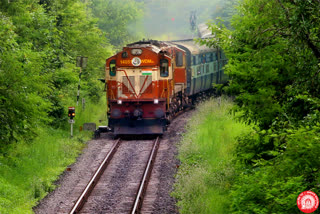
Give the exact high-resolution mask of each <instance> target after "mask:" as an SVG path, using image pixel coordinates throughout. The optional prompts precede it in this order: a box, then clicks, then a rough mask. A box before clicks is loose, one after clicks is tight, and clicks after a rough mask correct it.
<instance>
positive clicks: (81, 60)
mask: <svg viewBox="0 0 320 214" xmlns="http://www.w3.org/2000/svg"><path fill="white" fill-rule="evenodd" d="M87 61H88V57H83V56H78V57H77V67H80V73H79V83H78V93H77V106H78V105H79V98H80V82H81V75H82V68H86V67H87Z"/></svg>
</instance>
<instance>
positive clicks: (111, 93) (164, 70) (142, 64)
mask: <svg viewBox="0 0 320 214" xmlns="http://www.w3.org/2000/svg"><path fill="white" fill-rule="evenodd" d="M226 63H227V59H226V57H225V55H224V53H223V51H222V50H221V49H218V48H208V47H206V46H200V45H198V44H196V43H195V42H194V40H192V39H190V40H180V41H172V42H165V41H155V40H148V41H139V42H136V43H132V44H129V45H127V46H126V47H124V48H123V50H122V51H121V52H119V53H117V54H116V55H114V56H112V57H110V58H108V59H107V60H106V78H105V83H106V91H107V102H108V103H107V105H108V123H109V124H108V127H109V130H110V131H111V132H113V133H114V134H115V135H122V134H163V132H164V131H165V130H166V127H167V125H168V124H169V123H170V121H171V119H172V117H174V115H175V114H176V113H177V112H179V111H181V110H183V109H184V108H186V107H188V106H191V105H193V103H194V101H195V99H196V98H197V97H198V96H199V95H201V94H203V93H205V92H207V91H210V90H211V89H212V85H213V83H217V84H221V83H226V82H227V80H228V78H227V76H226V75H225V74H224V71H223V66H224V65H225V64H226Z"/></svg>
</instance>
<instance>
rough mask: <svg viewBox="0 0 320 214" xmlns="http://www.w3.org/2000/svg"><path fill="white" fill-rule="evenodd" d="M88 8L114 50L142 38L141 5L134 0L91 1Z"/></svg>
mask: <svg viewBox="0 0 320 214" xmlns="http://www.w3.org/2000/svg"><path fill="white" fill-rule="evenodd" d="M90 8H92V13H93V15H94V16H95V17H96V18H98V26H99V28H100V29H101V30H102V31H103V32H104V33H105V36H106V37H107V39H108V41H109V42H110V43H111V44H113V45H114V46H115V47H116V48H121V47H122V46H123V45H126V44H128V43H130V42H133V41H135V40H137V39H141V38H142V36H143V33H142V31H143V30H142V27H141V21H142V18H143V15H144V10H143V9H144V5H143V3H139V2H136V1H134V0H120V1H119V0H92V3H91V4H90Z"/></svg>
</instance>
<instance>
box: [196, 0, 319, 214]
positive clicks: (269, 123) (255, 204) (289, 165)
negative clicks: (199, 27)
mask: <svg viewBox="0 0 320 214" xmlns="http://www.w3.org/2000/svg"><path fill="white" fill-rule="evenodd" d="M319 9H320V2H319V1H313V0H310V1H304V0H295V1H289V0H277V1H267V0H244V1H242V2H241V3H240V4H239V6H238V7H237V14H236V15H235V16H233V18H232V22H231V25H232V28H233V30H228V29H227V28H225V26H224V25H223V24H222V23H218V24H212V25H211V30H212V31H213V33H215V35H216V37H215V38H212V39H208V40H206V41H202V43H203V44H207V45H209V46H219V47H221V48H222V49H223V50H224V51H225V53H226V55H227V57H228V59H229V63H228V65H227V66H226V67H225V68H226V72H227V73H228V75H229V76H230V78H231V80H230V85H229V87H228V89H227V91H228V92H230V93H233V94H234V95H236V100H235V103H236V107H235V108H234V109H233V110H234V111H241V112H243V113H244V114H243V116H242V119H243V120H244V121H246V122H248V123H254V124H255V125H256V127H255V129H254V130H253V131H252V132H251V133H249V134H247V135H244V136H242V137H241V138H239V139H238V145H237V146H236V150H235V151H236V155H237V156H236V163H237V165H236V172H237V174H238V176H236V180H235V183H234V185H232V191H231V198H232V202H231V203H232V207H231V209H232V212H233V213H299V212H298V209H297V206H296V199H297V197H298V194H299V193H301V192H302V191H305V190H312V191H314V192H316V193H318V194H319V192H320V189H319V173H318V168H319V162H318V161H317V160H318V159H319V158H318V156H319V151H320V148H318V147H319V143H318V142H319V123H318V122H319V119H320V115H319V108H320V105H319V104H320V102H319V89H320V76H319V71H320V40H319V35H320V31H319V25H320V16H319V13H318V11H319Z"/></svg>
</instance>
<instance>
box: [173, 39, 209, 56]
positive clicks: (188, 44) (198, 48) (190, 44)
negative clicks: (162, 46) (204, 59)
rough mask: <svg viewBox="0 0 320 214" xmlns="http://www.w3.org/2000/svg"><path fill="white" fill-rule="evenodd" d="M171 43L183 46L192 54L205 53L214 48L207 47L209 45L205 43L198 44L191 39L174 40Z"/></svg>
mask: <svg viewBox="0 0 320 214" xmlns="http://www.w3.org/2000/svg"><path fill="white" fill-rule="evenodd" d="M173 44H176V45H180V46H183V47H185V48H186V49H188V50H189V51H190V52H191V53H192V54H201V53H207V52H212V50H215V48H209V47H207V46H205V45H199V44H197V43H196V42H195V41H194V40H193V39H190V40H181V41H174V42H173Z"/></svg>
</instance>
